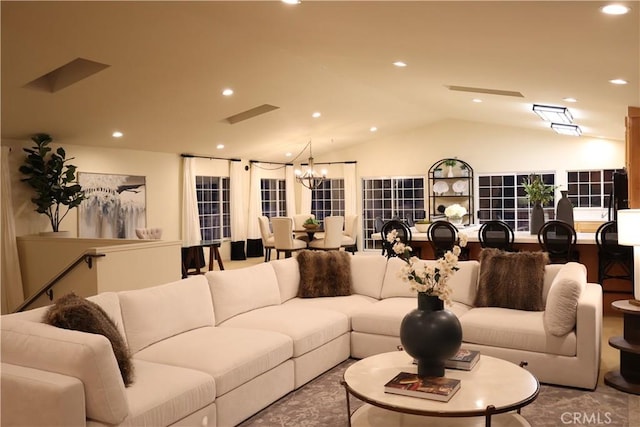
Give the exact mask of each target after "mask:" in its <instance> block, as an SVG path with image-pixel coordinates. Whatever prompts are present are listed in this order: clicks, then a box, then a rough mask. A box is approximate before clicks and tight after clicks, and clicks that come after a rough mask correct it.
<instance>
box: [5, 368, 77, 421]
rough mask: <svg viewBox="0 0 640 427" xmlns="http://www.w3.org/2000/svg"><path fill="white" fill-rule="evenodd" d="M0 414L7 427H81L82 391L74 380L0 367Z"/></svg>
mask: <svg viewBox="0 0 640 427" xmlns="http://www.w3.org/2000/svg"><path fill="white" fill-rule="evenodd" d="M0 393H1V394H2V412H1V414H2V415H1V418H0V423H1V424H2V425H7V426H9V425H10V426H34V427H35V426H84V425H85V424H86V414H85V409H84V408H85V402H84V387H83V386H82V382H81V381H80V380H79V379H77V378H74V377H70V376H67V375H62V374H56V373H54V372H48V371H42V370H39V369H33V368H28V367H24V366H17V365H12V364H10V363H2V371H1V374H0Z"/></svg>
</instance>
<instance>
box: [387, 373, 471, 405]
mask: <svg viewBox="0 0 640 427" xmlns="http://www.w3.org/2000/svg"><path fill="white" fill-rule="evenodd" d="M459 389H460V380H456V379H454V378H447V377H426V378H419V377H418V374H412V373H410V372H400V373H399V374H398V375H396V376H395V377H393V378H392V379H391V380H390V381H389V382H388V383H386V384H385V385H384V391H385V392H386V393H393V394H401V395H404V396H413V397H420V398H423V399H431V400H439V401H441V402H448V401H449V400H450V399H451V397H452V396H453V395H454V394H455V393H456V392H457V391H458V390H459Z"/></svg>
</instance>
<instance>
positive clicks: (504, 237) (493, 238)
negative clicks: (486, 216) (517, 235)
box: [478, 220, 514, 251]
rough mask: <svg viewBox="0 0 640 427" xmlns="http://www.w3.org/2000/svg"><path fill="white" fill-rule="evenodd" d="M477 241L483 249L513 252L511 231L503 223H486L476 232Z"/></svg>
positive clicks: (495, 221) (493, 221) (494, 221)
mask: <svg viewBox="0 0 640 427" xmlns="http://www.w3.org/2000/svg"><path fill="white" fill-rule="evenodd" d="M478 240H479V241H480V246H481V247H483V248H497V249H502V250H503V251H513V240H514V234H513V229H512V228H511V227H510V226H509V224H507V223H506V222H504V221H499V220H492V221H487V222H485V223H484V224H482V225H481V226H480V230H478Z"/></svg>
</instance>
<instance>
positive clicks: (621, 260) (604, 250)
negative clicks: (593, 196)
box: [596, 221, 633, 285]
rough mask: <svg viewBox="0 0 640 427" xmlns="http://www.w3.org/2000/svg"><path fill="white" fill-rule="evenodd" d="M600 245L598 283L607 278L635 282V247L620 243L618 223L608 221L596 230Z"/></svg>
mask: <svg viewBox="0 0 640 427" xmlns="http://www.w3.org/2000/svg"><path fill="white" fill-rule="evenodd" d="M596 245H597V246H598V283H600V285H603V283H604V281H605V280H607V279H620V280H629V281H631V282H632V283H633V247H632V246H622V245H620V244H618V223H617V222H616V221H608V222H605V223H604V224H602V225H600V227H598V229H597V230H596Z"/></svg>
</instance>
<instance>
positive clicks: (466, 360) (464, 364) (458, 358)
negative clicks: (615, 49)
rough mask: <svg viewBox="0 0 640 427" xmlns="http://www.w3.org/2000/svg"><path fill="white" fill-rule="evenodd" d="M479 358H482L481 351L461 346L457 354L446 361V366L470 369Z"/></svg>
mask: <svg viewBox="0 0 640 427" xmlns="http://www.w3.org/2000/svg"><path fill="white" fill-rule="evenodd" d="M478 360H480V352H479V351H476V350H467V349H464V348H461V349H460V350H458V352H457V353H456V354H455V356H453V357H450V358H449V359H447V360H446V361H445V362H444V367H445V368H450V369H462V370H464V371H470V370H471V369H473V367H474V366H476V363H478Z"/></svg>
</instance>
